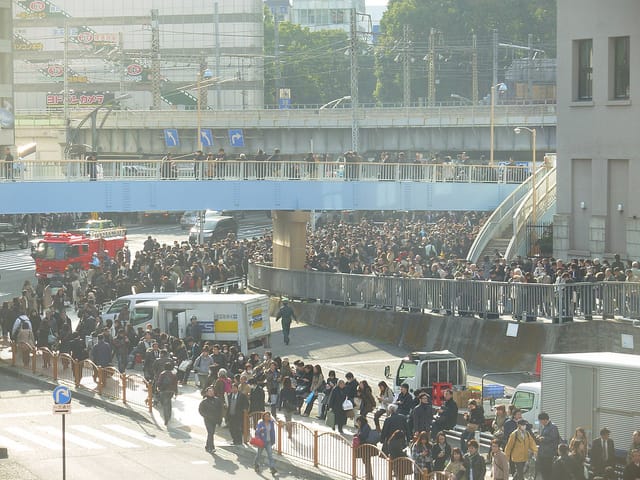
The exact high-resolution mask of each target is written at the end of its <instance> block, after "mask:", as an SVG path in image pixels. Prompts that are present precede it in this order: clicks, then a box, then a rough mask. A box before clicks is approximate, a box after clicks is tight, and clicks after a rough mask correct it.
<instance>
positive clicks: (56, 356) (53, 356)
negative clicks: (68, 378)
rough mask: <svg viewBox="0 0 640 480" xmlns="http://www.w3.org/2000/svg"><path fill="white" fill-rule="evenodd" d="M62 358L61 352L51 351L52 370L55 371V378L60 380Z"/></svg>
mask: <svg viewBox="0 0 640 480" xmlns="http://www.w3.org/2000/svg"><path fill="white" fill-rule="evenodd" d="M59 358H60V353H59V352H55V353H54V352H51V371H52V373H53V380H54V381H57V380H58V359H59Z"/></svg>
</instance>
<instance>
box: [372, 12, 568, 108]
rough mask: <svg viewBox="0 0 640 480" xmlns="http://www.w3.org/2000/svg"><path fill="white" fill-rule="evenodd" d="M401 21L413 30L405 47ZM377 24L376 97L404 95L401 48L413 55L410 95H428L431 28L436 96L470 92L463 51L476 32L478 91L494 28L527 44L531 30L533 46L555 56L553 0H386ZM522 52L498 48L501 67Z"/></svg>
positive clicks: (487, 69) (487, 71) (486, 83)
mask: <svg viewBox="0 0 640 480" xmlns="http://www.w3.org/2000/svg"><path fill="white" fill-rule="evenodd" d="M404 25H409V27H410V32H411V33H410V40H411V43H410V45H409V46H408V47H407V46H405V45H404V43H403V28H404ZM380 26H381V31H382V32H383V33H382V34H381V36H380V38H379V43H378V46H377V51H376V67H375V73H376V79H377V83H376V90H375V97H376V98H377V100H378V101H381V102H394V101H395V102H397V101H400V100H401V99H402V82H403V78H402V65H401V63H398V61H397V59H398V56H399V53H400V54H403V52H405V51H408V52H409V55H410V56H411V60H412V62H411V83H412V99H413V100H414V101H415V100H416V99H417V97H425V96H426V89H427V79H426V78H427V64H426V61H425V56H426V55H427V53H428V51H429V33H430V31H431V29H432V28H433V29H435V30H437V31H438V32H440V34H439V36H438V39H439V43H438V44H437V57H436V58H437V62H436V64H437V74H436V78H437V79H438V80H439V82H438V86H437V91H438V98H437V99H438V100H444V99H448V98H449V97H450V94H451V93H457V94H460V95H463V96H466V97H470V96H471V77H472V76H471V51H470V49H469V50H468V51H464V48H463V47H465V46H466V47H471V45H472V36H473V35H474V34H475V35H476V37H477V46H478V66H479V68H478V71H479V91H480V95H481V96H482V95H484V94H486V93H487V91H488V89H489V87H490V84H491V83H490V82H491V78H492V63H493V49H492V35H493V33H492V32H493V29H496V30H497V31H498V33H499V39H500V42H504V43H513V44H519V45H526V44H527V36H528V34H532V35H533V41H534V47H536V48H540V49H543V50H544V51H545V55H546V56H547V57H551V58H553V57H555V31H556V0H534V1H532V0H390V2H389V6H388V9H387V11H386V12H385V14H384V16H383V17H382V21H381V25H380ZM447 47H448V48H447ZM404 49H406V50H404ZM522 56H525V57H526V52H523V51H517V50H508V49H504V48H501V49H499V72H501V71H503V69H504V68H505V67H506V66H507V65H509V64H510V63H511V62H512V61H513V59H514V58H518V57H522ZM500 76H501V75H500V73H499V77H500Z"/></svg>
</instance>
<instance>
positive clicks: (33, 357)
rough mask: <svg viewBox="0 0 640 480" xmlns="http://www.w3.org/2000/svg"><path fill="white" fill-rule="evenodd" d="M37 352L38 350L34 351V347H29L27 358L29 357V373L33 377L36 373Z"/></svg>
mask: <svg viewBox="0 0 640 480" xmlns="http://www.w3.org/2000/svg"><path fill="white" fill-rule="evenodd" d="M37 351H38V350H37V349H36V347H33V348H32V347H31V346H29V356H30V357H31V371H32V372H33V374H34V375H35V373H36V362H37V355H36V353H37Z"/></svg>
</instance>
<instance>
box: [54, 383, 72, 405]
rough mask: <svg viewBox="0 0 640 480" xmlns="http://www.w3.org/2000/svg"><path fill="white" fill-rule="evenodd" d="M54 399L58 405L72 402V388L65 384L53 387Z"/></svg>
mask: <svg viewBox="0 0 640 480" xmlns="http://www.w3.org/2000/svg"><path fill="white" fill-rule="evenodd" d="M53 401H54V403H55V404H56V405H66V404H68V403H71V390H69V387H65V386H64V385H58V386H57V387H56V388H54V389H53Z"/></svg>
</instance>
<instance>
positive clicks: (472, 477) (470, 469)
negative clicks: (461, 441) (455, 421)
mask: <svg viewBox="0 0 640 480" xmlns="http://www.w3.org/2000/svg"><path fill="white" fill-rule="evenodd" d="M462 462H463V464H464V468H465V470H466V472H467V474H466V477H465V478H468V479H469V480H484V476H485V474H486V473H487V466H486V464H485V463H484V457H483V456H482V455H480V453H478V442H476V441H475V440H469V442H468V443H467V453H465V454H464V457H462Z"/></svg>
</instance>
